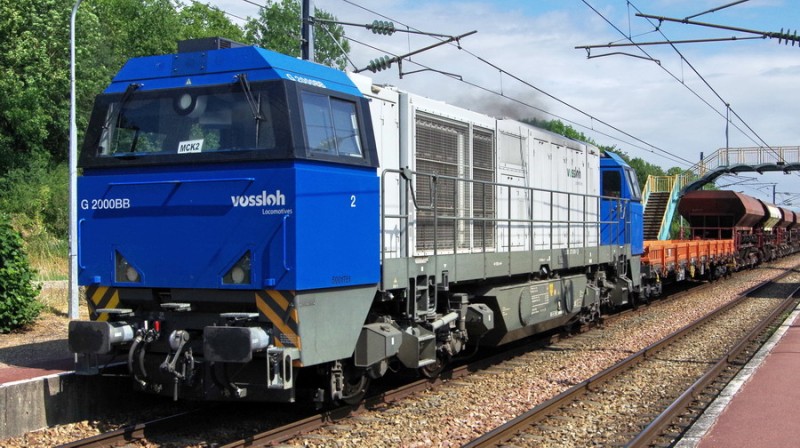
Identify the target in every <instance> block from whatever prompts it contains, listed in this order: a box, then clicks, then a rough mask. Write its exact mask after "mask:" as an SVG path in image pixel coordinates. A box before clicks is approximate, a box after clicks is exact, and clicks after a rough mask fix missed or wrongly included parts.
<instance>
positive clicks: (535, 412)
mask: <svg viewBox="0 0 800 448" xmlns="http://www.w3.org/2000/svg"><path fill="white" fill-rule="evenodd" d="M794 272H795V271H794V270H793V269H791V268H789V269H786V270H785V271H784V272H783V273H781V274H779V275H777V276H775V277H773V278H771V279H769V280H766V281H765V282H763V283H760V284H758V285H755V286H753V287H751V288H748V289H747V290H745V291H744V292H742V293H740V294H739V296H738V297H737V298H735V299H734V300H731V301H730V302H728V303H726V304H724V305H721V306H719V307H718V308H716V309H715V310H713V311H712V312H711V313H709V314H707V315H706V316H704V317H703V318H701V319H699V320H697V321H695V322H693V323H691V324H688V325H686V326H684V327H683V328H681V329H679V330H677V331H675V332H673V333H672V334H670V335H668V336H667V337H665V338H664V339H662V340H661V341H658V342H655V343H653V344H651V345H649V346H647V347H645V348H643V349H642V350H640V351H638V352H636V353H634V354H632V355H631V356H629V357H627V358H625V359H623V360H622V361H620V362H619V363H617V364H614V365H613V366H610V367H609V368H607V369H605V370H603V371H602V372H600V373H598V374H596V375H594V376H592V377H591V378H589V379H588V380H585V381H583V382H581V383H578V384H577V385H575V386H573V387H572V388H570V389H568V390H566V391H564V392H562V393H561V394H559V395H557V396H555V397H553V398H551V399H550V400H548V401H546V402H544V403H542V404H540V405H538V406H536V407H534V408H533V409H530V410H529V411H527V412H525V413H523V414H521V415H519V416H518V417H516V418H514V419H513V420H510V421H508V422H507V423H505V424H503V425H501V426H499V427H497V428H495V429H494V430H492V431H489V432H487V433H486V434H484V435H482V436H480V437H478V438H476V439H474V440H472V441H470V442H469V443H467V444H465V445H463V447H462V448H475V447H490V446H501V445H502V444H503V443H504V442H506V441H508V440H509V439H510V438H512V437H514V436H515V435H517V434H518V433H520V432H521V428H525V427H530V426H532V425H534V424H535V423H538V422H539V421H542V420H544V419H545V418H547V417H548V416H549V415H551V414H553V413H554V412H556V411H557V410H559V409H560V408H562V407H563V406H564V405H566V404H567V403H570V402H572V401H575V400H576V399H578V398H580V397H581V396H583V395H585V394H586V393H589V392H594V391H597V390H599V389H600V387H599V386H602V385H603V384H604V383H606V382H608V381H610V380H612V379H613V378H614V377H615V376H617V375H618V374H619V373H621V372H623V371H625V370H627V369H628V368H630V367H633V366H635V365H636V364H638V363H640V362H642V361H645V360H647V359H648V358H649V357H650V356H651V355H655V354H656V353H658V352H659V351H660V350H661V349H663V348H665V347H666V346H668V345H670V344H672V343H673V342H675V341H677V340H679V339H681V338H682V337H683V336H685V335H687V334H688V333H689V332H691V331H693V330H695V329H697V328H699V327H700V326H701V325H703V324H705V323H707V322H708V321H710V320H712V319H713V318H715V317H717V316H719V315H721V314H722V313H724V312H726V311H728V310H729V309H731V308H733V307H735V306H737V305H738V304H740V303H741V302H742V301H744V300H746V299H747V298H748V296H749V295H751V294H752V293H753V292H755V291H758V290H760V289H762V288H766V287H768V286H771V285H772V284H773V283H775V282H776V281H779V280H782V279H784V278H786V277H787V276H789V275H790V274H792V273H794ZM785 304H786V302H784V303H783V304H781V306H779V307H778V308H781V309H782V308H784V306H785ZM781 312H782V311H781ZM772 321H774V318H773V319H771V320H768V322H769V323H771V322H772ZM767 325H768V324H767ZM739 345H742V343H741V342H740V343H738V344H737V346H739ZM726 358H728V357H727V356H726ZM663 418H664V419H667V417H663ZM651 424H652V423H651ZM659 434H660V433H659ZM638 446H642V445H638Z"/></svg>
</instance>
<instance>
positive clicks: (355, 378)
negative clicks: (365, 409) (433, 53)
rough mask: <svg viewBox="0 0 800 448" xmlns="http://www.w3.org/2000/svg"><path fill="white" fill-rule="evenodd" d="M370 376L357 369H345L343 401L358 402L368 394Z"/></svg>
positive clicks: (347, 402) (348, 402) (353, 403)
mask: <svg viewBox="0 0 800 448" xmlns="http://www.w3.org/2000/svg"><path fill="white" fill-rule="evenodd" d="M367 388H369V377H368V376H367V375H366V374H365V373H364V372H361V371H357V369H345V371H344V387H343V388H342V398H341V401H342V402H343V403H345V404H350V405H355V404H358V403H359V402H360V401H361V400H362V399H363V398H364V396H365V395H366V394H367Z"/></svg>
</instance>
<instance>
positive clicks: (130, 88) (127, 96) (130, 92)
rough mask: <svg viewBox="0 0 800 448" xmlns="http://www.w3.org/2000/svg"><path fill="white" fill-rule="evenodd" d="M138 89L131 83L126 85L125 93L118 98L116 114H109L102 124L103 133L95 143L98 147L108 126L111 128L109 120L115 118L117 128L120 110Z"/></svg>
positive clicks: (120, 116) (138, 85) (137, 86)
mask: <svg viewBox="0 0 800 448" xmlns="http://www.w3.org/2000/svg"><path fill="white" fill-rule="evenodd" d="M139 87H142V85H141V84H137V83H135V82H132V83H130V84H128V87H126V88H125V92H123V93H122V97H120V99H119V104H118V106H117V112H116V113H112V114H109V116H108V117H106V121H105V123H103V132H101V133H100V135H99V138H98V142H97V143H98V145H99V143H100V141H101V140H102V139H103V135H104V134H107V133H108V129H109V126H111V120H113V119H114V118H115V117H116V119H117V124H116V126H117V127H119V124H120V121H121V120H122V110H123V109H124V108H125V104H127V102H128V101H130V99H131V97H132V96H133V92H134V91H136V89H138V88H139Z"/></svg>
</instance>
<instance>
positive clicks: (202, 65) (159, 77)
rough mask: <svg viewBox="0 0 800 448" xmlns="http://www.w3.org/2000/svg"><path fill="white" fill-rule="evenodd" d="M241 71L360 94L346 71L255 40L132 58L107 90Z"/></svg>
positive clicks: (192, 82)
mask: <svg viewBox="0 0 800 448" xmlns="http://www.w3.org/2000/svg"><path fill="white" fill-rule="evenodd" d="M240 73H246V74H247V79H248V81H251V82H252V81H264V80H272V79H285V80H288V81H292V82H298V83H301V84H309V85H314V86H317V87H322V88H327V89H330V90H334V91H338V92H341V93H345V94H349V95H354V96H361V93H360V92H359V90H358V88H357V87H356V86H355V84H353V82H352V81H351V80H350V79H349V78H348V77H347V75H346V74H345V73H344V72H342V71H339V70H336V69H333V68H330V67H326V66H324V65H321V64H316V63H314V62H310V61H304V60H300V59H296V58H293V57H291V56H286V55H283V54H280V53H276V52H274V51H270V50H265V49H263V48H259V47H255V46H247V47H238V48H227V49H221V50H209V51H194V52H186V53H176V54H166V55H158V56H145V57H139V58H133V59H130V60H128V62H127V63H125V65H124V66H123V67H122V69H120V71H119V72H118V73H117V75H116V76H114V79H113V80H112V81H111V85H109V86H108V88H107V89H106V91H105V93H118V92H124V91H125V89H126V88H127V87H128V85H130V84H131V83H139V84H141V87H140V90H156V89H167V88H177V87H184V86H202V85H219V84H228V83H232V82H235V78H234V77H235V76H236V75H238V74H240Z"/></svg>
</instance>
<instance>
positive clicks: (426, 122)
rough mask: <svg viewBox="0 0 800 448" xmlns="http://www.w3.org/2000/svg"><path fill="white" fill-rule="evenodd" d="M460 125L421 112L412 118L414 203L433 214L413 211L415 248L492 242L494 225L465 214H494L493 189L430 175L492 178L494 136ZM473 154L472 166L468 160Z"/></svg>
mask: <svg viewBox="0 0 800 448" xmlns="http://www.w3.org/2000/svg"><path fill="white" fill-rule="evenodd" d="M469 135H470V128H469V126H468V125H466V124H462V123H454V122H451V121H446V120H441V119H437V118H435V117H430V116H426V115H422V114H418V115H417V119H416V140H415V143H416V160H417V165H416V171H417V172H418V173H420V175H419V176H417V178H416V186H415V188H416V193H417V201H418V204H419V205H420V206H421V207H432V206H433V205H434V188H435V196H436V197H435V201H436V204H435V205H436V215H437V216H436V219H434V212H433V211H430V210H419V211H418V212H417V228H416V236H417V238H416V247H417V250H420V251H430V250H433V249H434V248H435V246H438V247H436V248H437V249H438V250H440V251H441V250H444V251H447V250H451V251H452V250H453V249H454V248H455V247H456V244H457V246H458V249H475V248H476V246H477V247H479V248H480V249H483V248H484V247H493V246H494V223H493V222H481V221H477V222H475V221H472V220H471V219H469V218H484V217H485V218H494V198H495V193H494V187H493V186H491V185H484V184H480V183H478V184H473V183H472V182H464V181H458V180H455V179H447V178H441V177H439V178H438V179H437V182H436V185H435V186H434V184H433V176H434V175H437V176H445V177H450V178H461V179H475V180H482V181H488V182H494V134H493V133H492V132H491V131H487V130H479V129H473V131H472V139H471V140H470V138H469ZM473 157H474V159H475V161H474V164H473V162H472V158H473Z"/></svg>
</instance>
